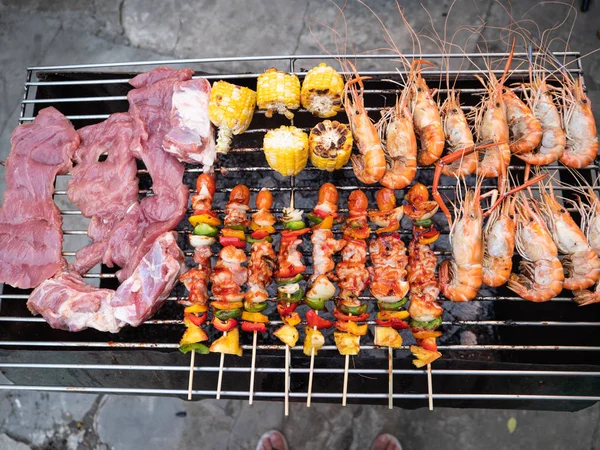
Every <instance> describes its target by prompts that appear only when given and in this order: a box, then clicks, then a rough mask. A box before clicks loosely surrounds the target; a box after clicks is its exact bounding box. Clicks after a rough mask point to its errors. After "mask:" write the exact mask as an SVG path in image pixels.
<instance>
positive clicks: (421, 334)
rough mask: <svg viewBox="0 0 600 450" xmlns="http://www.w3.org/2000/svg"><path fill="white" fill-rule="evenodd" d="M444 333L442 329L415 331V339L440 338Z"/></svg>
mask: <svg viewBox="0 0 600 450" xmlns="http://www.w3.org/2000/svg"><path fill="white" fill-rule="evenodd" d="M441 335H442V332H441V331H426V330H423V331H417V332H415V333H413V337H414V338H415V339H427V338H438V337H440V336H441Z"/></svg>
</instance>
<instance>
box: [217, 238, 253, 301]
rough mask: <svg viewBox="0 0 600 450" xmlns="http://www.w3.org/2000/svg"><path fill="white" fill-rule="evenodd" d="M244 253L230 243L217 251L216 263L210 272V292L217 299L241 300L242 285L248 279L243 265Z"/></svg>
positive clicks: (242, 297)
mask: <svg viewBox="0 0 600 450" xmlns="http://www.w3.org/2000/svg"><path fill="white" fill-rule="evenodd" d="M246 260H247V258H246V253H245V252H244V251H243V250H241V249H239V248H235V247H234V246H232V245H228V246H227V247H224V248H223V249H221V251H220V252H219V258H218V259H217V263H216V264H215V267H214V268H213V271H212V272H211V274H210V280H211V281H212V284H213V286H212V293H213V295H214V296H215V297H216V298H217V299H218V300H224V301H228V302H241V301H242V300H243V299H244V293H243V291H242V286H243V285H244V284H245V283H246V281H247V279H248V271H247V270H246V268H245V267H244V266H242V264H243V263H245V262H246Z"/></svg>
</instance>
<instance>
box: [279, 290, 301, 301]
mask: <svg viewBox="0 0 600 450" xmlns="http://www.w3.org/2000/svg"><path fill="white" fill-rule="evenodd" d="M302 297H304V289H302V288H300V289H298V290H297V291H296V292H294V293H293V294H284V293H283V292H279V291H278V292H277V300H278V301H283V302H288V303H298V302H299V301H301V300H302Z"/></svg>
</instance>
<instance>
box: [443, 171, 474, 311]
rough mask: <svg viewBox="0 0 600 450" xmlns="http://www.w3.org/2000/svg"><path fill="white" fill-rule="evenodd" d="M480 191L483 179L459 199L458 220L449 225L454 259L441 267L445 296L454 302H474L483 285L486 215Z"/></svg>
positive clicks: (444, 262)
mask: <svg viewBox="0 0 600 450" xmlns="http://www.w3.org/2000/svg"><path fill="white" fill-rule="evenodd" d="M480 189H481V180H479V181H478V182H477V186H476V187H475V189H470V188H468V189H467V191H466V193H465V197H464V199H458V207H457V209H456V213H455V214H456V217H455V220H454V221H453V222H452V223H451V224H450V236H449V237H450V244H451V246H452V258H453V259H452V260H449V259H446V260H444V261H443V262H442V263H441V264H440V269H439V278H440V288H441V290H442V294H444V296H445V297H446V298H448V299H450V300H452V301H454V302H466V301H470V300H473V299H474V298H475V296H476V295H477V293H478V292H479V288H480V287H481V283H482V277H483V268H482V266H483V234H482V226H483V212H482V211H481V205H480V204H479V201H480ZM459 191H460V190H459ZM458 195H459V196H460V193H459V194H458Z"/></svg>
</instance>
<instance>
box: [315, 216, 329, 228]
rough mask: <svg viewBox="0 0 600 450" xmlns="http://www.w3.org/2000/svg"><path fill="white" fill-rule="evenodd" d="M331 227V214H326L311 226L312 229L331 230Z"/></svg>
mask: <svg viewBox="0 0 600 450" xmlns="http://www.w3.org/2000/svg"><path fill="white" fill-rule="evenodd" d="M332 228H333V216H327V217H325V218H324V219H323V221H322V222H321V223H318V224H316V225H315V226H314V227H312V229H313V230H331V229H332Z"/></svg>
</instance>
